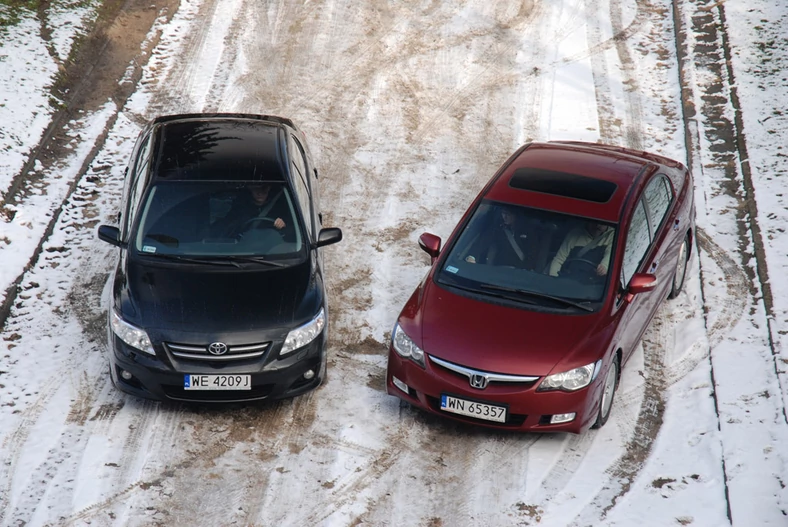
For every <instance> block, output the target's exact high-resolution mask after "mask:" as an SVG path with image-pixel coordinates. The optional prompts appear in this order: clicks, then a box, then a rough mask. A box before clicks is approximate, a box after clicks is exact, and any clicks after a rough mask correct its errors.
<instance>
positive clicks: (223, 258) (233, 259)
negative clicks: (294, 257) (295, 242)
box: [210, 255, 285, 267]
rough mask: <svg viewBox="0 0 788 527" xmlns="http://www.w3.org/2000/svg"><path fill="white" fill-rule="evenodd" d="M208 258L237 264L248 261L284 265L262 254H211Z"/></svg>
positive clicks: (274, 265) (273, 265)
mask: <svg viewBox="0 0 788 527" xmlns="http://www.w3.org/2000/svg"><path fill="white" fill-rule="evenodd" d="M210 258H211V259H212V260H215V261H220V262H230V263H233V264H235V265H238V262H250V263H258V264H263V265H270V266H271V267H285V264H283V263H281V262H274V261H272V260H268V259H266V258H265V257H263V256H237V255H226V256H211V257H210Z"/></svg>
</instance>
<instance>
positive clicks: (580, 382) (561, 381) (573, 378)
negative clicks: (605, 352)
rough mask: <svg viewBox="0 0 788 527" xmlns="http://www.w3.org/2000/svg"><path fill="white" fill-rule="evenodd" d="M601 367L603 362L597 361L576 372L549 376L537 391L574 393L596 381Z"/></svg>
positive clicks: (570, 371)
mask: <svg viewBox="0 0 788 527" xmlns="http://www.w3.org/2000/svg"><path fill="white" fill-rule="evenodd" d="M601 365H602V361H596V362H592V363H591V364H586V365H585V366H582V367H580V368H575V369H574V370H569V371H565V372H561V373H554V374H552V375H548V376H547V377H545V378H544V380H543V381H542V383H541V384H540V385H539V388H537V389H536V391H537V392H546V391H548V390H564V391H566V392H574V391H576V390H579V389H581V388H585V387H586V386H588V385H589V384H590V383H591V381H593V380H594V377H596V374H597V372H598V371H599V367H600V366H601Z"/></svg>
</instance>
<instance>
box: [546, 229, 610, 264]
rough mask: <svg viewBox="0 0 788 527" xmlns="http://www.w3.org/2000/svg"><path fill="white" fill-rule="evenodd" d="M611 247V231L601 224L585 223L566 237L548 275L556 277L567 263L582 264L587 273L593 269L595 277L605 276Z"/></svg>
mask: <svg viewBox="0 0 788 527" xmlns="http://www.w3.org/2000/svg"><path fill="white" fill-rule="evenodd" d="M612 246H613V229H612V228H610V227H608V226H607V225H604V224H603V223H597V222H595V221H587V222H585V224H584V225H582V226H580V227H576V228H574V229H572V230H571V231H569V233H568V234H567V235H566V238H564V241H563V242H562V243H561V246H560V247H559V248H558V252H557V253H556V254H555V257H554V258H553V261H552V262H550V270H549V274H550V276H558V275H559V274H561V270H562V268H564V265H565V264H567V262H569V263H571V262H583V264H584V265H585V266H586V267H587V268H588V269H589V271H590V269H591V268H593V270H594V272H595V273H596V275H597V276H605V275H606V274H607V268H608V265H609V262H610V249H611V247H612Z"/></svg>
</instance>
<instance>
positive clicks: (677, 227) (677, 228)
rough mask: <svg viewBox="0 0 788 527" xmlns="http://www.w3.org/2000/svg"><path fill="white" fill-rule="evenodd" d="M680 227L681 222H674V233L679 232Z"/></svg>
mask: <svg viewBox="0 0 788 527" xmlns="http://www.w3.org/2000/svg"><path fill="white" fill-rule="evenodd" d="M679 225H681V220H676V221H674V222H673V230H674V231H677V230H679Z"/></svg>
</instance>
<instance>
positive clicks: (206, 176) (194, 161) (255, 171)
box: [153, 118, 285, 181]
mask: <svg viewBox="0 0 788 527" xmlns="http://www.w3.org/2000/svg"><path fill="white" fill-rule="evenodd" d="M278 130H279V125H277V124H275V123H265V122H260V121H254V120H247V119H232V118H230V119H186V120H179V121H172V122H166V123H162V124H160V125H159V130H158V131H157V132H156V133H158V134H159V137H158V139H159V140H158V145H159V146H158V152H155V153H154V155H155V156H156V160H155V162H154V166H153V173H154V174H155V177H156V178H158V179H170V180H172V179H185V180H202V181H205V180H220V181H226V180H232V181H241V180H245V181H261V180H268V181H284V179H285V176H284V173H283V168H282V163H281V161H280V156H279V149H278Z"/></svg>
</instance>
